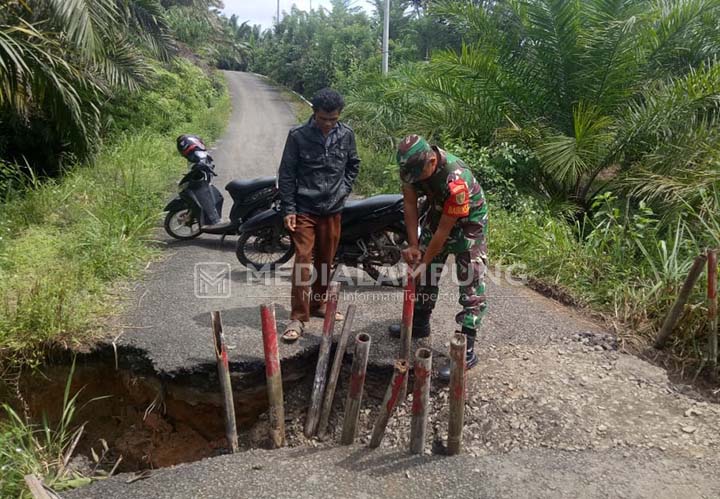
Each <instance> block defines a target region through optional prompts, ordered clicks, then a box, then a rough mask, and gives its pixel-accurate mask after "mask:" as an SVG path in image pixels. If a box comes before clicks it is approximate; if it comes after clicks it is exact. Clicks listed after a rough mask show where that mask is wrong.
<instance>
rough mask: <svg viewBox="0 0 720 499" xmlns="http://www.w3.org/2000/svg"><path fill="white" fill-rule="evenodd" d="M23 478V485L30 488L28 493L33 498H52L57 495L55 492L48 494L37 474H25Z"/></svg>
mask: <svg viewBox="0 0 720 499" xmlns="http://www.w3.org/2000/svg"><path fill="white" fill-rule="evenodd" d="M24 479H25V485H27V488H28V489H29V490H30V495H32V496H33V499H53V498H54V497H58V496H57V495H55V494H52V495H50V493H49V492H48V491H47V489H45V486H44V485H43V483H42V481H41V480H40V479H39V478H38V477H37V476H35V475H25V477H24Z"/></svg>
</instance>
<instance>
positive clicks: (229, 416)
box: [211, 310, 238, 454]
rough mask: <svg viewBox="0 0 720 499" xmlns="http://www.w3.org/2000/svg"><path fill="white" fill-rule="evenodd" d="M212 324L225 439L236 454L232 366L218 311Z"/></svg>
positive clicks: (213, 316)
mask: <svg viewBox="0 0 720 499" xmlns="http://www.w3.org/2000/svg"><path fill="white" fill-rule="evenodd" d="M211 323H212V330H213V340H214V343H215V360H216V361H217V368H218V378H219V379H220V390H221V391H222V396H223V406H224V407H225V437H226V438H227V441H228V445H229V446H230V452H232V453H233V454H234V453H236V452H237V451H238V436H237V427H236V425H235V404H234V402H233V394H232V384H231V383H230V365H229V363H228V353H227V347H226V346H225V335H224V334H223V330H222V318H221V317H220V312H219V311H217V310H216V311H214V312H212V313H211Z"/></svg>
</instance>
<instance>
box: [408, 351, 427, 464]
mask: <svg viewBox="0 0 720 499" xmlns="http://www.w3.org/2000/svg"><path fill="white" fill-rule="evenodd" d="M413 371H414V373H415V382H414V384H413V401H412V420H411V422H410V452H411V453H412V454H422V453H423V452H424V450H425V435H426V433H427V421H428V414H429V409H428V404H429V400H430V373H431V372H432V352H431V351H430V349H428V348H418V349H417V352H415V362H414V365H413Z"/></svg>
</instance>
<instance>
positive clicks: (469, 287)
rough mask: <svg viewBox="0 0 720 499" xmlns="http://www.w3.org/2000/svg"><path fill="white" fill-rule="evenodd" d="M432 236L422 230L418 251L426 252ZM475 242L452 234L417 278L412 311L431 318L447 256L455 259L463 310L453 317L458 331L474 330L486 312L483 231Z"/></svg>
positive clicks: (456, 232)
mask: <svg viewBox="0 0 720 499" xmlns="http://www.w3.org/2000/svg"><path fill="white" fill-rule="evenodd" d="M432 235H433V233H432V232H431V230H428V228H426V227H423V230H422V233H421V236H420V247H421V249H423V250H424V249H425V248H427V245H428V244H429V243H430V240H431V239H432ZM478 236H479V237H478V238H476V239H469V238H467V237H465V236H464V235H463V234H462V232H461V231H459V230H454V231H453V233H451V235H450V237H449V238H448V241H447V242H446V243H445V247H444V248H443V250H442V251H441V252H440V253H439V254H438V255H437V256H436V257H435V258H434V259H433V261H432V262H431V264H430V265H429V266H428V268H427V269H426V270H425V272H424V275H421V276H418V277H417V281H416V282H417V287H416V296H415V311H416V312H419V313H421V314H422V313H423V312H424V313H425V314H431V313H432V311H433V310H434V308H435V305H436V303H437V299H438V292H439V286H438V285H439V282H440V277H441V274H442V272H443V269H444V268H445V262H446V261H447V258H448V256H449V255H451V254H454V255H455V277H456V280H457V283H458V287H459V291H460V298H459V300H458V302H459V303H460V306H461V307H462V310H461V311H460V312H459V313H458V314H457V315H456V316H455V322H457V324H458V326H459V328H461V327H462V328H466V329H470V330H477V328H478V326H479V325H480V322H481V321H482V318H483V317H484V316H485V314H486V312H487V302H486V298H485V272H486V269H487V263H488V262H487V246H486V242H485V233H484V231H483V232H482V233H481V234H478Z"/></svg>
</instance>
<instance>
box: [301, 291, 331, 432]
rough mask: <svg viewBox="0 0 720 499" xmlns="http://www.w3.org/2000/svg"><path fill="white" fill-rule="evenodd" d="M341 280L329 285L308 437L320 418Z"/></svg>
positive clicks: (314, 429)
mask: <svg viewBox="0 0 720 499" xmlns="http://www.w3.org/2000/svg"><path fill="white" fill-rule="evenodd" d="M339 289H340V283H339V282H331V283H330V286H328V291H327V292H328V299H327V304H326V307H325V322H323V334H322V339H321V340H320V353H319V354H318V361H317V366H316V367H315V379H314V381H313V389H312V395H311V396H310V408H309V409H308V415H307V419H306V420H305V432H304V433H305V436H306V437H307V438H310V437H312V436H313V435H315V432H316V431H317V426H318V420H319V418H320V405H321V404H322V399H323V395H324V394H325V382H326V379H327V368H328V363H329V361H330V347H331V346H332V337H333V328H334V327H335V313H336V312H337V300H338V290H339Z"/></svg>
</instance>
